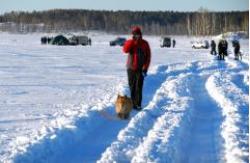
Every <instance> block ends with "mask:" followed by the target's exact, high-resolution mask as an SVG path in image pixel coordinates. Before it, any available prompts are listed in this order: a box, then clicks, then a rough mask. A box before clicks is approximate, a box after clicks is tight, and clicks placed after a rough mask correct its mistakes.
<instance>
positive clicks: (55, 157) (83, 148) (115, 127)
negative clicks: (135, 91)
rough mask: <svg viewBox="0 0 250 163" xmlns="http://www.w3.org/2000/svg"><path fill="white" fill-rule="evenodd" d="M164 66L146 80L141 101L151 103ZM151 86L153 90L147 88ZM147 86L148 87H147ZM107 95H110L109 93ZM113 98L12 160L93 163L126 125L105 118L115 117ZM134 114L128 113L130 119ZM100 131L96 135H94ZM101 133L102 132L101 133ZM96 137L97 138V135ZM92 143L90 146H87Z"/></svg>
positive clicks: (161, 77)
mask: <svg viewBox="0 0 250 163" xmlns="http://www.w3.org/2000/svg"><path fill="white" fill-rule="evenodd" d="M167 69H168V66H159V67H158V68H157V69H156V70H155V72H154V73H153V74H151V75H149V76H148V77H147V81H146V82H145V87H148V89H147V90H146V91H145V92H146V94H147V96H146V97H145V101H146V102H147V101H149V99H150V100H151V98H152V96H153V95H154V91H156V89H157V88H158V87H159V86H160V85H161V83H162V82H163V81H164V80H165V78H166V73H165V71H166V70H167ZM152 83H154V85H153V86H151V84H152ZM147 85H150V86H147ZM111 94H113V93H112V92H111ZM115 98H116V96H113V97H111V96H110V97H109V98H106V100H104V101H103V102H102V103H99V104H98V105H97V106H94V107H90V109H88V111H86V112H85V113H84V114H83V115H81V116H79V117H78V118H77V119H76V120H75V122H74V123H73V124H72V125H71V126H72V127H69V128H67V127H66V128H62V129H56V132H52V133H47V135H46V136H45V138H42V140H40V141H38V142H36V143H34V144H31V145H30V146H29V147H26V149H24V151H25V152H22V153H20V154H18V155H16V156H15V158H14V161H15V162H25V163H26V162H74V163H76V162H95V160H96V159H98V158H99V157H100V156H101V153H102V152H103V151H104V150H105V148H106V147H107V146H108V145H110V144H111V142H112V141H113V139H115V138H116V136H117V134H118V132H119V131H120V130H121V129H122V128H123V127H125V126H126V125H127V123H128V121H122V120H119V121H113V120H114V118H112V119H109V118H107V117H105V116H104V115H103V113H102V111H105V112H104V113H105V114H108V115H109V116H112V117H115V116H116V115H115V112H114V110H115V109H114V101H115ZM133 114H134V113H132V116H133ZM98 130H100V134H99V133H98ZM102 131H103V132H102ZM97 133H98V134H97ZM90 142H93V143H90Z"/></svg>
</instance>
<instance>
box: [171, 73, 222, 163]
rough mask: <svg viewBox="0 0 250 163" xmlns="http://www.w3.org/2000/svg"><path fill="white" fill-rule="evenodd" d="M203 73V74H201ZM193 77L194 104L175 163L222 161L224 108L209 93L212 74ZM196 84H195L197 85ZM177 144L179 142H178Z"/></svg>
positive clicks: (177, 146)
mask: <svg viewBox="0 0 250 163" xmlns="http://www.w3.org/2000/svg"><path fill="white" fill-rule="evenodd" d="M201 74H203V73H201ZM201 74H196V75H193V76H192V78H191V79H190V80H191V82H190V83H189V85H190V87H191V97H193V99H194V100H193V105H192V106H191V108H189V112H188V115H187V118H186V119H185V120H184V121H183V123H182V125H183V128H182V129H181V131H180V133H179V136H178V138H179V139H180V140H179V142H178V141H177V142H176V149H175V151H174V152H173V153H174V156H175V157H174V160H173V161H172V162H187V163H193V162H220V161H221V159H220V158H221V147H222V137H221V135H220V126H221V124H222V115H221V111H220V108H219V107H218V106H217V105H216V103H215V102H214V101H213V99H212V98H211V97H210V96H209V94H208V93H207V91H206V88H205V83H206V79H207V78H208V75H201ZM194 81H195V82H194ZM175 141H176V140H175Z"/></svg>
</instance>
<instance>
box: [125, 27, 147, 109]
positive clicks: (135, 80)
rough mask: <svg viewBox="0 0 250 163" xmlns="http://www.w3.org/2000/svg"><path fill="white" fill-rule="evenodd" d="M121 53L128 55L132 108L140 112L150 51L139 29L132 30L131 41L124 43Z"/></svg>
mask: <svg viewBox="0 0 250 163" xmlns="http://www.w3.org/2000/svg"><path fill="white" fill-rule="evenodd" d="M123 51H124V53H128V59H127V74H128V84H129V88H130V93H131V99H132V101H133V108H134V109H136V110H141V109H142V106H141V102H142V89H143V81H144V78H145V77H146V76H147V71H148V68H149V65H150V60H151V51H150V47H149V44H148V42H147V41H146V40H144V39H143V38H142V31H141V28H140V27H133V28H132V39H129V40H127V41H126V42H125V44H124V46H123Z"/></svg>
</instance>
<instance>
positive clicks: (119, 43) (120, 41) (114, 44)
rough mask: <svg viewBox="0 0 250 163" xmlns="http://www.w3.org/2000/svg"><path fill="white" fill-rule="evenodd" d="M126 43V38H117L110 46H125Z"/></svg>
mask: <svg viewBox="0 0 250 163" xmlns="http://www.w3.org/2000/svg"><path fill="white" fill-rule="evenodd" d="M125 41H126V39H125V38H123V37H117V38H116V39H115V40H113V41H110V42H109V45H110V46H116V45H119V46H123V45H124V43H125Z"/></svg>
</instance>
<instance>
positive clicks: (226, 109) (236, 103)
mask: <svg viewBox="0 0 250 163" xmlns="http://www.w3.org/2000/svg"><path fill="white" fill-rule="evenodd" d="M206 88H207V90H208V92H209V94H210V96H211V97H213V98H214V100H215V101H216V102H217V103H218V105H219V106H220V107H221V109H222V113H223V116H224V117H225V120H224V121H223V124H222V131H221V135H222V137H223V139H224V148H225V149H224V150H225V151H224V155H225V156H224V157H225V158H224V159H225V161H226V162H232V163H234V162H248V161H249V159H248V156H249V151H248V150H249V149H248V145H249V142H248V135H249V133H248V128H249V124H248V120H249V117H248V110H249V102H248V97H249V96H248V95H246V94H244V93H243V92H242V91H241V90H240V89H239V88H238V87H237V86H236V85H235V84H233V83H232V82H231V80H230V74H228V73H222V72H217V73H215V74H214V75H212V76H210V77H209V79H208V80H207V83H206Z"/></svg>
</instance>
